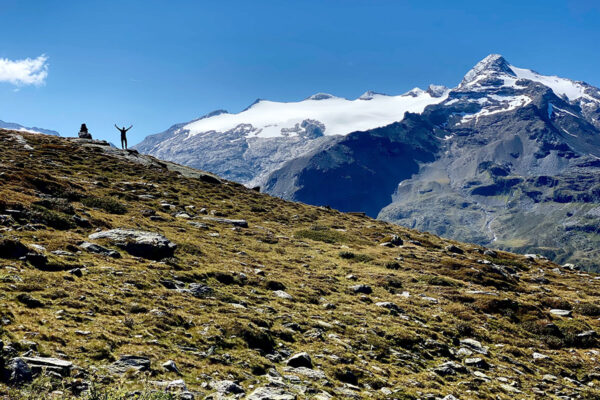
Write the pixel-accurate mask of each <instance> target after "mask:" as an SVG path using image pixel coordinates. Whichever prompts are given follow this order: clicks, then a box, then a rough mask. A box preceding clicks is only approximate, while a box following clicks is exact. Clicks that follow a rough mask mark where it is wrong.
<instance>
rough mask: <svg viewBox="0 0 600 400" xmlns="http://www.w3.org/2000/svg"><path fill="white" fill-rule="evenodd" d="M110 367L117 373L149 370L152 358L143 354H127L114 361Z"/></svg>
mask: <svg viewBox="0 0 600 400" xmlns="http://www.w3.org/2000/svg"><path fill="white" fill-rule="evenodd" d="M108 369H109V370H110V371H111V372H114V373H117V374H124V373H125V372H127V371H129V370H137V371H149V370H150V359H149V358H147V357H142V356H131V355H125V356H121V358H120V359H119V360H118V361H115V362H114V363H112V364H111V365H110V366H109V367H108Z"/></svg>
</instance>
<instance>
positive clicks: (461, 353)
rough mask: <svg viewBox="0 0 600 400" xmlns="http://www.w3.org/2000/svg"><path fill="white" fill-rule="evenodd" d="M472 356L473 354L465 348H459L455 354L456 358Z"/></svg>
mask: <svg viewBox="0 0 600 400" xmlns="http://www.w3.org/2000/svg"><path fill="white" fill-rule="evenodd" d="M471 355H473V352H472V351H471V350H469V349H467V348H465V347H461V348H460V349H458V351H457V352H456V356H457V357H469V356H471Z"/></svg>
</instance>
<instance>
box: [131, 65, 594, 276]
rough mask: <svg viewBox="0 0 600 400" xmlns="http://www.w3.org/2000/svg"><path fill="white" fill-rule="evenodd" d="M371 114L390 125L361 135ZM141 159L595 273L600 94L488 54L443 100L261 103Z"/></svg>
mask: <svg viewBox="0 0 600 400" xmlns="http://www.w3.org/2000/svg"><path fill="white" fill-rule="evenodd" d="M367 99H369V100H367ZM365 104H366V106H365ZM407 104H408V105H410V107H408V106H406V105H407ZM390 105H394V106H393V107H390ZM395 105H398V108H397V114H396V106H395ZM400 105H403V106H400ZM317 107H318V108H317ZM356 107H358V108H356ZM377 109H380V110H381V112H380V114H386V115H387V116H388V117H389V118H390V119H392V120H393V119H394V118H395V120H396V122H395V123H393V124H390V125H386V126H380V127H373V128H372V129H366V130H365V129H363V128H364V126H367V125H370V124H374V120H373V118H374V117H375V116H377V118H379V117H380V116H381V115H379V114H377V112H376V110H377ZM309 110H310V112H312V113H313V114H310V112H309ZM367 111H368V112H367ZM411 111H414V112H411ZM405 112H407V113H406V114H405ZM300 115H304V116H305V118H309V117H310V119H305V120H304V122H302V121H300V119H299V118H301V117H300ZM406 115H408V116H409V117H406ZM390 119H388V121H389V120H390ZM323 121H326V124H325V123H324V122H323ZM340 121H343V122H344V124H341V126H343V129H338V128H339V126H340V124H339V122H340ZM378 122H379V123H378V124H376V125H380V124H383V122H385V119H380V120H378ZM292 123H294V124H298V125H297V126H296V128H297V129H296V128H294V129H292V130H290V129H287V128H286V129H283V130H282V129H281V128H282V127H283V126H284V125H285V126H286V127H288V126H289V124H292ZM286 124H287V125H286ZM324 126H328V127H329V128H326V129H323V127H324ZM328 129H330V130H329V131H328ZM351 129H355V132H351V131H349V132H345V131H347V130H351ZM328 132H330V133H338V132H339V133H341V132H345V133H344V134H341V135H336V134H333V135H331V136H328V135H327V134H328ZM159 138H160V139H159ZM139 149H140V150H141V151H143V152H148V153H150V154H154V155H157V156H159V157H163V158H166V159H175V160H177V161H179V162H182V163H185V164H188V165H193V166H196V167H200V168H203V169H206V170H209V171H212V172H215V173H218V174H220V175H223V176H225V177H227V178H229V179H233V180H236V181H238V182H241V183H244V184H246V185H248V186H255V185H258V186H261V187H262V189H263V190H264V191H266V192H268V193H270V194H273V195H277V196H280V197H282V198H284V199H288V200H295V201H302V202H305V203H309V204H314V205H323V206H325V205H327V206H331V207H334V208H336V209H339V210H342V211H362V212H366V213H367V214H368V215H370V216H372V217H379V218H380V219H384V220H386V221H390V222H394V223H398V224H401V225H405V226H409V227H412V228H416V229H420V230H427V231H431V232H432V233H435V234H439V235H443V236H446V237H450V238H454V239H457V240H463V241H470V242H474V243H477V244H481V245H486V246H492V247H495V248H501V249H506V250H511V251H518V252H523V253H540V254H544V255H546V256H548V257H551V258H552V259H553V260H555V261H557V262H560V263H575V264H577V265H578V266H579V267H581V268H586V269H596V270H598V269H600V261H599V260H600V251H599V250H597V249H598V248H600V247H599V246H598V245H599V244H600V241H599V239H600V237H599V233H600V232H598V229H597V228H596V227H597V226H599V224H600V220H598V218H599V216H600V211H599V210H600V196H599V193H600V192H599V190H600V189H599V188H600V181H599V179H598V176H599V175H598V168H599V167H598V164H599V162H600V160H599V158H600V90H599V89H598V88H595V87H593V86H591V85H589V84H587V83H585V82H580V81H573V80H569V79H565V78H559V77H556V76H546V75H542V74H539V73H537V72H535V71H532V70H529V69H524V68H519V67H515V66H512V65H511V64H509V63H508V62H507V61H506V60H505V59H504V58H503V57H502V56H500V55H497V54H492V55H490V56H488V57H486V58H485V59H483V60H482V61H481V62H479V63H478V64H477V65H476V66H474V67H473V68H472V69H471V70H470V71H469V72H468V73H467V74H466V75H465V76H464V78H463V80H462V82H461V83H460V84H459V85H458V86H457V87H455V88H453V89H451V90H447V89H445V88H437V89H436V88H435V87H431V88H430V89H429V90H428V92H423V91H418V90H416V91H412V92H409V94H407V95H403V96H397V97H396V98H393V97H386V96H381V95H376V94H370V93H369V94H366V95H365V96H362V97H361V98H359V99H357V100H354V101H349V100H344V99H339V98H335V97H332V96H330V95H319V96H313V98H309V99H307V100H305V101H303V102H299V103H273V102H268V101H260V102H258V103H256V104H254V105H253V106H251V107H249V108H248V109H247V110H246V111H244V112H242V113H239V114H233V115H232V114H227V113H219V114H218V115H213V116H209V117H207V118H203V119H200V120H197V121H195V122H192V123H190V124H184V125H178V126H176V127H174V128H173V129H171V130H170V131H169V132H168V133H166V134H162V135H160V136H156V137H149V139H147V141H146V142H145V144H143V145H141V146H140V147H139Z"/></svg>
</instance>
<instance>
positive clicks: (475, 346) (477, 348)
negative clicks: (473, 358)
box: [460, 339, 488, 355]
mask: <svg viewBox="0 0 600 400" xmlns="http://www.w3.org/2000/svg"><path fill="white" fill-rule="evenodd" d="M460 344H461V346H464V347H466V348H468V349H470V350H473V351H474V352H476V353H480V354H483V355H487V354H488V349H487V347H483V346H482V345H481V342H479V341H477V340H475V339H462V340H461V341H460Z"/></svg>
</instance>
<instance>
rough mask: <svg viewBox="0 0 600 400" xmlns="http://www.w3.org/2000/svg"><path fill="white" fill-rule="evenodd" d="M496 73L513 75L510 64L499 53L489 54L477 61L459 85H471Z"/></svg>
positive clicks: (496, 74)
mask: <svg viewBox="0 0 600 400" xmlns="http://www.w3.org/2000/svg"><path fill="white" fill-rule="evenodd" d="M498 75H508V76H513V77H514V76H515V73H514V72H513V70H512V69H511V65H510V64H509V63H508V62H507V61H506V60H505V59H504V57H502V56H501V55H500V54H490V55H489V56H487V57H486V58H484V59H483V60H481V61H479V62H478V63H477V64H476V65H475V66H474V67H473V68H472V69H471V70H470V71H469V72H467V74H466V75H465V77H464V78H463V80H462V82H461V83H460V85H459V87H464V86H470V85H473V84H475V83H477V82H479V81H481V80H483V79H487V78H491V77H494V76H498Z"/></svg>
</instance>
